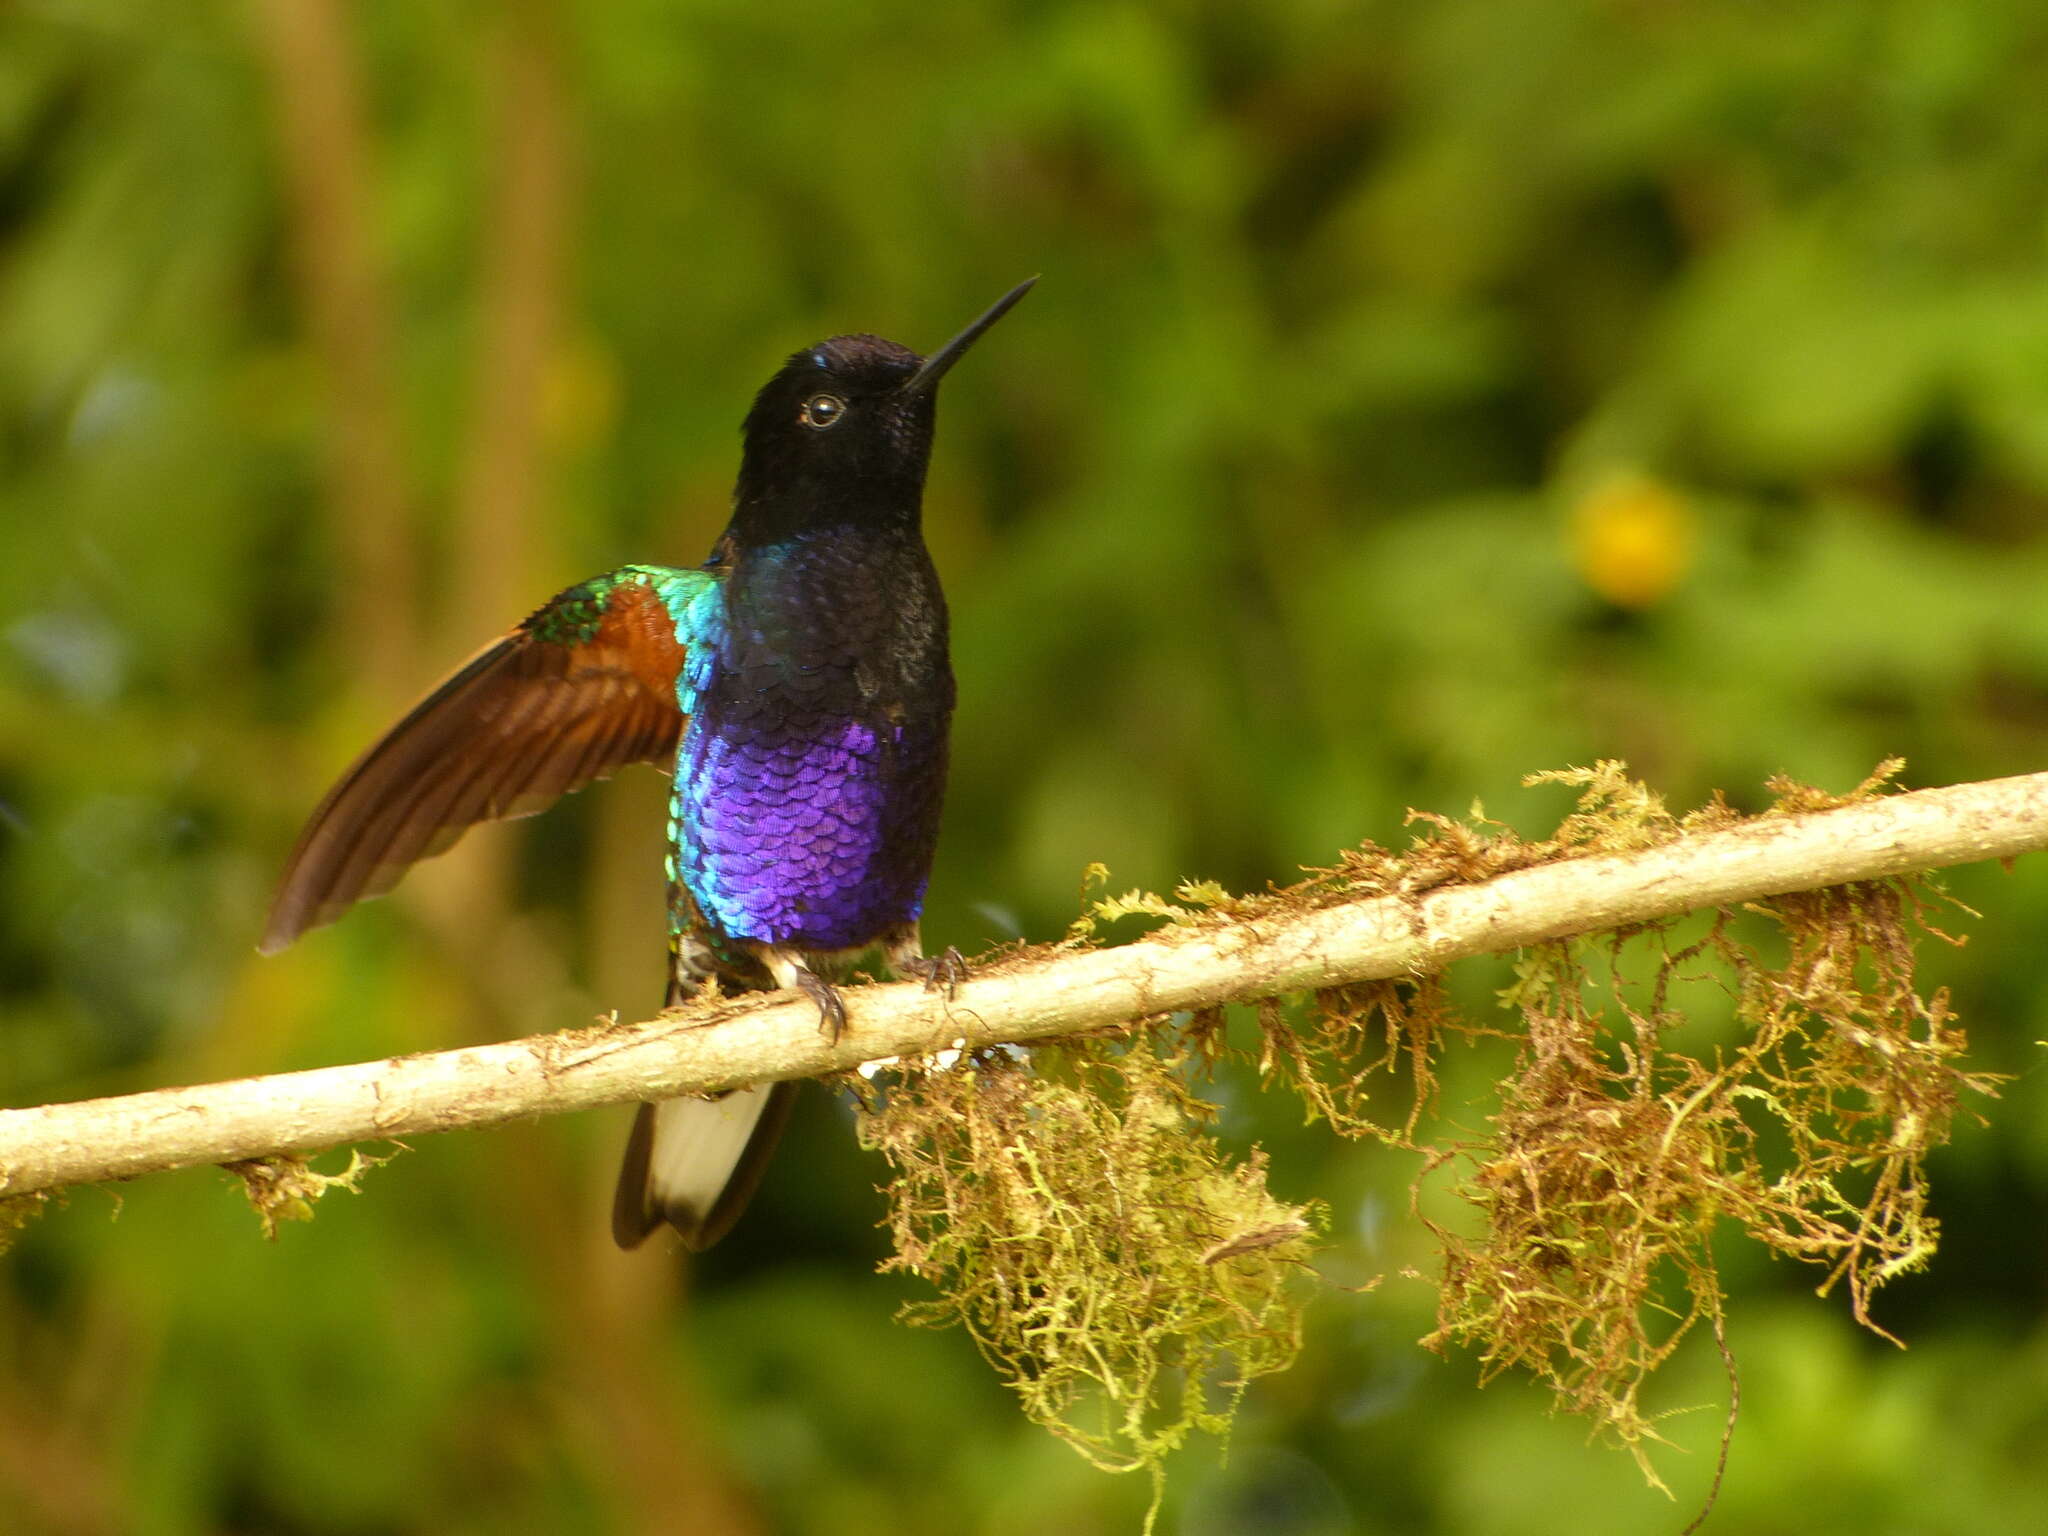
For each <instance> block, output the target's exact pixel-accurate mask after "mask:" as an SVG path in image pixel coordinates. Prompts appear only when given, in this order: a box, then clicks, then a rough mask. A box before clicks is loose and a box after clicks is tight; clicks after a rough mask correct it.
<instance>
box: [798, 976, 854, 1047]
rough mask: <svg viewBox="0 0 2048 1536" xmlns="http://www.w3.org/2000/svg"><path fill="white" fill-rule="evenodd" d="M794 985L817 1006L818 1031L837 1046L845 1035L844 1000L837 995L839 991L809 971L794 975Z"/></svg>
mask: <svg viewBox="0 0 2048 1536" xmlns="http://www.w3.org/2000/svg"><path fill="white" fill-rule="evenodd" d="M796 984H797V987H798V989H799V990H800V991H801V992H802V993H803V995H804V996H805V997H808V998H809V999H810V1000H811V1001H812V1002H814V1003H816V1004H817V1005H818V1028H819V1030H821V1031H822V1032H823V1034H824V1036H825V1038H826V1039H827V1040H829V1041H831V1042H832V1043H833V1044H834V1045H837V1044H838V1043H839V1037H840V1036H841V1035H843V1034H845V1033H846V1000H845V999H844V998H842V997H841V996H840V995H839V989H838V988H837V987H835V986H833V985H832V983H831V982H829V981H827V980H826V979H825V978H824V977H822V976H820V975H819V974H818V973H817V972H816V971H813V970H809V969H804V970H799V971H798V972H797V973H796Z"/></svg>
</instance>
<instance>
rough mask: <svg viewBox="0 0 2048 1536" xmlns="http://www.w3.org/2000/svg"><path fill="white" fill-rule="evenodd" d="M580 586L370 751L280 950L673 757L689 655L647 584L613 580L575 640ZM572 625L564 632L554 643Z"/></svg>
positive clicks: (293, 894) (315, 821) (288, 900)
mask: <svg viewBox="0 0 2048 1536" xmlns="http://www.w3.org/2000/svg"><path fill="white" fill-rule="evenodd" d="M592 600H593V599H592V592H591V589H590V588H589V587H582V588H572V589H571V590H570V591H569V592H565V593H563V594H562V596H561V597H559V598H557V599H555V601H554V602H553V603H550V604H549V605H548V606H547V607H546V608H543V609H542V610H541V611H540V612H539V613H537V614H535V615H534V617H533V618H531V619H529V620H527V622H526V623H525V624H523V625H521V626H520V627H519V628H518V629H516V630H514V631H513V632H512V633H511V634H509V635H507V636H506V637H505V638H504V639H502V640H500V641H498V642H497V644H495V645H492V646H490V647H488V648H487V649H485V650H483V651H480V652H479V653H478V654H477V655H475V656H474V657H472V658H471V659H470V660H469V662H468V663H467V664H466V665H465V666H463V667H462V668H461V670H459V671H458V672H456V674H455V675H454V676H453V677H451V678H449V679H448V681H446V682H445V683H443V684H441V686H440V687H438V688H436V689H435V690H434V691H433V692H432V693H430V694H429V695H427V697H426V698H425V699H424V700H422V701H421V702H420V704H419V705H417V706H416V707H415V708H414V709H413V711H412V712H411V713H410V714H408V715H407V716H406V717H405V718H404V719H403V720H401V721H399V722H398V724H397V725H396V726H394V727H393V728H392V729H391V730H390V731H389V732H387V733H386V734H385V736H384V737H383V739H382V740H380V741H378V742H377V744H376V745H375V746H373V747H371V748H370V750H369V751H367V752H365V753H364V754H363V755H362V756H361V757H360V758H358V759H357V760H356V763H355V765H354V766H353V767H351V768H350V769H349V770H348V772H347V773H345V774H343V775H342V776H341V780H340V782H339V783H337V784H336V785H335V786H334V788H333V789H331V790H329V791H328V794H327V798H326V799H325V800H323V801H321V803H320V807H319V809H318V810H316V811H314V812H313V815H312V819H311V820H309V821H308V822H307V823H306V829H305V831H304V832H303V833H301V834H300V836H299V841H298V846H297V847H296V848H294V849H293V850H292V856H291V860H290V862H289V863H288V864H287V865H286V866H285V872H284V879H283V881H282V882H281V883H280V884H279V886H278V891H277V897H276V899H275V900H274V901H273V902H272V903H271V907H270V920H269V923H268V924H267V926H266V927H265V929H264V933H263V943H262V946H261V947H262V949H263V951H264V953H266V954H269V953H271V952H273V951H276V950H279V949H282V948H283V947H284V946H285V945H287V944H289V943H291V941H292V940H293V939H295V938H297V937H298V936H299V935H300V934H302V933H304V932H305V931H306V930H307V929H308V928H316V927H318V926H319V925H320V924H322V923H326V922H331V921H333V920H334V919H335V918H337V917H339V916H340V915H341V914H342V912H343V911H344V910H345V909H346V908H347V907H349V906H350V905H351V904H352V903H354V902H357V901H361V900H363V899H365V898H367V897H370V896H377V895H381V894H382V893H383V892H385V891H388V890H389V889H391V887H392V886H393V885H394V884H396V883H397V881H398V878H399V876H401V875H403V874H404V873H405V871H406V869H407V867H408V866H410V865H412V864H414V863H416V862H417V861H419V860H420V859H424V858H429V857H431V856H433V855H434V854H437V853H440V852H442V851H443V850H445V849H446V848H448V847H449V846H450V845H451V844H453V843H454V842H455V841H456V839H457V838H459V837H461V836H462V834H463V833H464V832H465V831H467V830H468V829H469V828H470V827H472V826H474V825H476V824H477V823H478V822H480V821H497V820H503V819H505V818H508V817H513V816H530V815H532V814H533V813H534V812H536V811H540V810H544V809H546V807H548V806H549V805H551V804H553V803H554V802H555V800H557V799H558V798H560V797H561V796H562V795H565V794H567V793H569V792H570V791H571V790H575V789H581V788H582V787H583V786H584V785H585V784H588V783H590V782H591V780H593V779H600V778H603V777H605V776H606V775H608V774H610V773H611V772H612V771H613V770H614V769H616V768H619V767H622V766H624V765H625V764H627V763H645V762H657V761H660V760H663V759H665V758H667V757H668V756H670V755H671V754H673V753H674V751H675V747H676V741H677V739H678V737H679V736H680V735H681V733H682V728H683V715H682V711H681V709H680V708H679V707H678V705H677V702H676V679H677V677H678V675H679V674H680V673H681V671H682V664H683V646H682V644H681V643H680V641H678V640H677V639H676V636H675V623H674V620H673V619H672V618H671V617H670V616H669V614H668V612H667V611H666V609H665V608H664V607H663V606H662V602H661V599H660V597H659V596H657V595H656V593H655V592H654V590H653V589H652V588H651V587H650V586H649V585H648V584H647V583H645V582H642V581H634V580H624V581H619V582H617V583H616V584H615V585H613V586H612V587H611V588H610V590H609V591H608V593H606V594H605V597H604V599H603V603H604V606H603V608H602V610H601V611H600V612H599V613H598V616H597V617H596V618H595V619H594V620H593V621H592V622H591V623H589V624H588V625H586V626H585V631H584V632H583V633H582V634H581V635H580V637H577V632H576V631H575V630H574V629H573V628H571V627H570V626H568V625H565V624H562V623H559V622H551V620H558V619H559V618H560V617H561V615H562V613H563V611H564V609H565V607H566V605H568V604H570V603H572V602H580V603H582V604H584V605H586V607H587V606H588V605H589V604H590V603H591V602H592ZM558 631H561V632H565V633H567V634H569V635H570V636H571V638H566V639H543V638H542V635H543V634H549V633H554V632H558Z"/></svg>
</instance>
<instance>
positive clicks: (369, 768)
mask: <svg viewBox="0 0 2048 1536" xmlns="http://www.w3.org/2000/svg"><path fill="white" fill-rule="evenodd" d="M1036 281H1037V279H1036V278H1031V279H1027V280H1026V281H1024V282H1022V283H1019V284H1018V285H1017V286H1016V287H1015V288H1012V289H1011V290H1010V291H1009V292H1008V293H1006V294H1004V295H1003V297H1002V298H1000V299H998V300H997V301H996V302H995V303H994V304H993V305H991V306H990V307H989V308H988V309H987V310H986V311H985V312H984V313H983V314H982V315H981V316H980V317H979V318H978V319H976V320H975V321H974V322H973V323H972V324H971V325H969V326H968V327H967V328H966V329H965V330H963V331H961V332H960V334H959V335H957V336H955V337H954V338H953V339H952V340H951V341H949V342H947V343H946V344H945V345H944V346H942V347H940V348H939V349H938V350H937V351H936V352H933V353H932V354H931V355H930V356H929V357H920V356H918V355H917V354H916V353H915V352H912V351H911V350H910V349H909V348H907V347H904V346H901V345H899V344H898V343H896V342H893V341H885V340H884V339H882V338H881V337H879V336H871V335H851V336H834V337H832V338H830V339H829V340H825V341H821V342H819V343H817V344H816V345H815V346H811V347H806V348H804V349H803V350H802V351H800V352H797V353H795V354H794V355H792V356H791V357H790V358H789V360H788V361H787V362H785V363H784V364H783V365H782V367H781V368H780V369H779V370H778V371H777V372H776V374H775V376H774V377H773V378H771V379H770V380H769V381H768V382H767V384H766V385H764V386H763V387H762V389H761V391H760V393H759V394H758V395H757V396H755V398H754V403H753V407H752V409H751V410H749V411H748V413H747V417H746V421H745V424H744V426H743V427H742V429H741V452H740V468H739V477H738V480H737V482H736V484H735V486H734V490H733V500H732V517H731V520H730V522H729V523H728V524H727V526H726V529H725V531H724V533H723V534H721V535H720V536H719V538H718V541H717V542H716V543H715V544H714V545H713V546H712V550H711V556H710V558H709V559H708V560H706V561H705V563H704V564H703V565H702V566H701V567H699V568H697V569H695V570H688V569H681V568H675V567H669V566H659V565H628V566H623V567H621V568H620V569H618V570H615V571H612V572H609V573H608V574H606V575H603V576H597V577H593V578H592V579H591V580H589V581H586V582H582V583H580V584H579V585H577V586H573V587H570V588H569V589H568V590H566V591H564V592H562V593H560V594H558V595H557V596H556V597H554V598H552V599H551V600H549V601H548V602H547V603H545V604H543V605H542V606H541V607H540V608H539V609H538V610H536V611H535V612H534V613H533V614H532V615H531V616H530V617H529V618H527V619H526V621H525V622H524V623H522V624H520V625H519V626H518V627H517V628H515V629H513V630H512V631H511V632H510V633H509V634H507V635H505V636H504V637H503V638H502V639H499V640H497V641H495V642H494V643H492V644H491V645H488V646H486V647H485V648H484V649H483V650H481V651H479V652H478V653H477V654H476V655H474V656H473V657H471V658H470V660H469V661H468V662H467V663H465V664H464V665H463V666H462V667H461V668H459V669H458V670H457V671H456V672H455V673H454V675H453V676H451V677H449V678H448V680H447V681H446V682H444V683H442V684H441V685H440V686H439V687H438V688H436V689H434V690H433V692H431V693H429V694H428V695H427V697H426V698H425V699H424V700H423V701H421V703H419V704H418V705H417V706H415V707H414V709H413V710H412V712H411V713H410V714H408V715H406V716H405V718H404V719H402V720H400V721H399V722H398V724H397V725H395V726H393V727H392V728H391V729H390V730H389V731H387V732H386V733H385V734H384V735H383V736H382V737H381V738H380V739H379V740H378V741H377V742H376V743H375V744H374V745H372V746H371V747H370V748H369V750H368V751H366V752H365V753H364V754H363V755H362V756H361V757H360V758H358V759H357V760H356V762H355V763H354V765H353V766H352V767H350V768H349V769H348V771H347V772H346V773H344V774H343V775H342V776H341V779H340V780H339V782H337V783H336V784H335V786H334V787H333V788H332V789H331V790H329V791H328V793H327V796H326V798H325V799H324V800H322V801H321V802H320V804H319V806H318V808H317V809H315V810H314V812H313V814H312V817H311V818H310V819H309V820H308V821H307V823H306V827H305V830H304V831H303V832H302V833H301V834H300V836H299V840H298V843H297V845H296V846H295V847H294V848H293V850H292V853H291V857H290V859H289V860H288V862H287V863H286V866H285V871H284V875H283V878H282V880H281V881H280V883H279V886H278V890H277V895H276V897H275V898H274V900H273V901H272V903H271V908H270V914H269V918H268V922H267V925H266V927H265V929H264V934H263V939H262V943H261V945H260V948H261V949H262V951H263V952H264V953H265V954H270V953H274V952H276V951H277V950H280V949H282V948H284V946H286V945H287V944H289V943H291V942H292V940H294V939H296V938H297V937H298V936H299V935H300V934H302V933H304V932H305V931H306V930H307V929H309V928H314V927H317V926H319V925H320V924H323V923H327V922H332V921H333V920H334V919H335V918H337V917H339V916H340V915H341V914H342V913H343V912H344V911H345V910H346V909H347V908H348V907H350V906H351V905H353V904H354V903H355V902H357V901H361V900H364V899H366V898H368V897H372V896H377V895H381V894H383V893H384V892H385V891H387V890H389V889H390V888H391V887H392V886H393V885H395V884H396V883H397V881H398V879H399V877H400V876H401V875H403V874H404V873H405V871H406V869H407V868H409V867H410V866H411V865H412V864H414V863H416V862H417V861H419V860H421V859H424V858H428V857H430V856H432V855H433V854H436V853H440V852H442V851H443V850H445V849H446V848H448V847H449V846H450V845H452V844H453V843H454V842H455V841H456V839H457V838H459V837H461V835H462V834H463V833H464V832H465V831H467V830H468V829H469V828H470V827H472V826H475V825H476V824H477V823H479V822H483V821H495V820H503V819H507V818H511V817H516V816H530V815H533V814H534V813H536V812H538V811H541V810H544V809H545V808H546V807H547V806H549V805H551V804H553V803H554V801H556V800H557V799H559V798H560V797H561V796H563V795H565V794H568V793H570V792H571V791H573V790H577V789H580V788H582V787H583V786H584V785H586V784H588V783H590V782H592V781H593V780H596V779H601V778H605V777H608V776H609V775H610V774H611V773H612V772H613V770H615V769H617V768H620V767H623V766H624V765H626V764H629V763H653V764H658V765H662V766H666V767H668V768H669V769H670V770H671V772H672V775H673V778H672V783H671V788H670V794H669V806H668V855H667V864H666V868H667V876H668V926H669V942H668V960H667V992H666V997H665V1005H666V1006H671V1007H672V1006H674V1005H676V1004H677V1003H679V1002H681V1001H682V1000H683V999H685V998H687V997H690V996H692V995H695V994H696V993H697V992H698V991H699V990H700V989H702V988H703V987H705V986H706V985H707V984H709V983H713V982H715V983H716V984H717V985H718V986H720V987H722V988H724V989H726V990H772V989H793V990H795V991H798V992H800V993H802V994H803V995H804V996H806V997H808V998H810V999H811V1000H812V1001H814V1002H815V1003H816V1004H817V1008H818V1015H819V1023H820V1027H821V1028H822V1029H823V1030H824V1031H825V1032H826V1033H827V1034H829V1035H830V1036H831V1037H832V1038H834V1039H837V1038H838V1035H839V1033H840V1031H841V1030H843V1029H844V1027H845V1024H846V1008H845V1004H844V1002H843V1001H842V1000H841V998H840V995H839V992H838V990H837V988H836V987H835V985H834V980H835V978H837V977H839V976H841V975H842V974H843V972H844V970H845V968H846V967H847V966H848V965H849V964H850V963H851V962H852V961H854V960H856V959H858V958H859V957H860V956H861V955H863V954H865V953H868V952H870V951H873V950H877V949H878V950H880V951H881V953H882V955H883V957H884V958H885V959H886V961H887V962H888V964H889V966H890V968H891V970H893V971H894V972H895V973H896V974H897V975H899V976H909V977H916V978H922V979H923V980H924V981H925V984H926V985H927V986H930V987H937V986H941V985H944V986H948V987H950V986H952V985H954V984H956V983H957V982H958V980H959V979H960V977H961V976H962V975H963V974H964V969H965V968H964V966H963V964H962V962H961V960H960V956H959V953H958V952H957V951H955V950H948V951H946V952H945V953H944V954H942V955H938V956H927V955H926V954H925V952H924V946H923V942H922V940H921V938H920V936H919V932H918V920H919V917H920V915H921V913H922V910H923V906H924V896H925V888H926V884H927V882H928V881H929V879H930V876H931V867H932V857H933V853H934V852H935V850H936V847H937V843H938V831H939V808H940V802H941V799H942V797H943V795H944V792H945V783H946V755H947V737H948V732H949V730H950V726H951V721H952V715H953V702H954V685H953V671H952V664H951V660H950V657H949V652H948V644H947V616H946V600H945V595H944V593H943V592H942V591H941V589H940V586H939V578H938V573H937V571H936V569H935V568H934V567H933V565H932V559H931V555H930V553H929V552H928V551H927V550H926V548H925V543H924V532H923V525H922V504H923V498H924V481H925V471H926V467H927V466H928V465H929V463H930V461H931V451H932V433H933V427H934V423H935V420H936V415H937V403H938V387H939V381H940V380H941V379H943V378H944V377H945V375H946V373H947V371H948V370H949V369H951V368H952V367H953V365H954V364H955V363H957V362H958V361H959V360H960V359H961V357H962V356H964V355H965V354H966V352H967V350H968V348H970V347H971V346H973V345H974V343H975V342H976V341H977V340H979V339H980V338H981V336H982V335H983V334H984V333H985V332H986V331H987V330H988V329H989V327H991V326H992V325H994V324H995V323H996V322H997V321H998V320H1000V319H1001V318H1002V317H1003V316H1004V315H1005V314H1007V313H1008V312H1009V310H1010V308H1011V306H1013V305H1014V304H1016V303H1017V301H1018V300H1020V299H1022V298H1023V297H1024V295H1025V294H1026V293H1028V292H1029V291H1030V289H1031V286H1032V284H1033V283H1034V282H1036ZM795 1091H796V1084H794V1083H774V1084H768V1085H761V1086H756V1087H750V1088H740V1089H735V1090H732V1091H730V1092H728V1093H726V1094H724V1095H722V1096H720V1097H717V1098H712V1099H706V1098H700V1097H690V1098H680V1099H669V1100H666V1101H663V1102H661V1103H654V1104H643V1105H641V1106H640V1108H639V1111H638V1114H637V1116H636V1118H635V1120H634V1124H633V1131H632V1135H631V1137H630V1139H629V1140H628V1142H627V1146H626V1155H625V1160H624V1167H623V1168H622V1169H621V1171H620V1174H619V1182H618V1189H617V1194H616V1196H615V1198H614V1201H613V1207H612V1236H613V1238H614V1239H615V1240H616V1241H617V1242H618V1244H619V1246H620V1247H622V1248H634V1247H637V1246H639V1245H640V1244H641V1243H642V1242H644V1241H645V1240H646V1238H647V1237H648V1235H649V1234H650V1233H652V1232H653V1231H654V1230H655V1229H656V1228H657V1227H659V1226H660V1225H661V1224H662V1223H664V1222H666V1223H667V1224H668V1225H670V1226H671V1227H673V1228H674V1229H675V1230H676V1231H677V1232H678V1233H680V1234H681V1237H682V1241H683V1244H684V1246H685V1247H687V1248H689V1249H690V1250H692V1251H701V1250H702V1249H704V1248H707V1247H709V1246H710V1245H711V1244H713V1243H715V1242H716V1241H718V1239H719V1238H721V1237H722V1236H724V1235H725V1233H726V1232H727V1231H729V1230H730V1229H731V1227H732V1224H733V1223H734V1221H736V1220H737V1219H738V1217H739V1214H740V1211H741V1209H742V1208H743V1207H744V1206H745V1204H746V1202H747V1200H748V1199H749V1197H750V1196H751V1195H752V1194H753V1192H754V1189H755V1187H756V1186H757V1185H758V1184H759V1182H760V1179H761V1175H762V1173H763V1171H764V1170H765V1168H766V1165H767V1162H768V1159H769V1157H770V1155H771V1154H772V1153H773V1151H774V1147H775V1143H776V1141H777V1139H778V1138H779V1137H780V1135H781V1133H782V1128H783V1126H784V1124H785V1123H786V1121H787V1120H788V1117H789V1111H790V1108H791V1105H792V1103H793V1101H794V1096H795Z"/></svg>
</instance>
